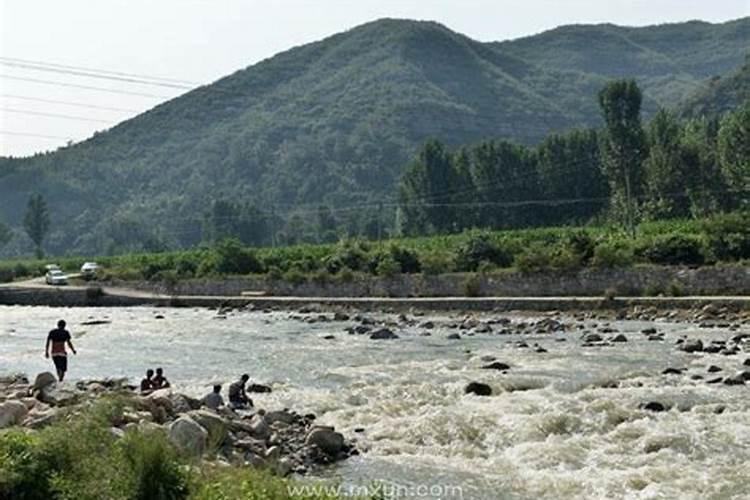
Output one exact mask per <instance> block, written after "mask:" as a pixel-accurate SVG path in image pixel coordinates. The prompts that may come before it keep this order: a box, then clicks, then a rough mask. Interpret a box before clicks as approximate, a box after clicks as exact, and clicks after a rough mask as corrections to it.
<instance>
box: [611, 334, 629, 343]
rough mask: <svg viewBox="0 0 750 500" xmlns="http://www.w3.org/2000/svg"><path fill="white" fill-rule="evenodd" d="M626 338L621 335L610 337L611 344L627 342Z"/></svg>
mask: <svg viewBox="0 0 750 500" xmlns="http://www.w3.org/2000/svg"><path fill="white" fill-rule="evenodd" d="M627 341H628V338H627V337H626V336H625V335H623V334H622V333H621V334H619V335H616V336H614V337H612V342H627Z"/></svg>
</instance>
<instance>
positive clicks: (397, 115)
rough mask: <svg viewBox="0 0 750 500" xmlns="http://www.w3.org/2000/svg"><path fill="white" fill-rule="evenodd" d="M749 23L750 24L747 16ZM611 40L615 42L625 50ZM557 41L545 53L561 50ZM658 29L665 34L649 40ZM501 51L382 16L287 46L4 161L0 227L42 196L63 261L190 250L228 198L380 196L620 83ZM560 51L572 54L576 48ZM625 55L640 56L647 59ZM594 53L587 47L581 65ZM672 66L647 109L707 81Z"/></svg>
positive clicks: (336, 201)
mask: <svg viewBox="0 0 750 500" xmlns="http://www.w3.org/2000/svg"><path fill="white" fill-rule="evenodd" d="M739 21H742V22H741V23H739V24H738V26H741V27H742V29H743V30H745V29H750V18H746V19H744V20H738V22H739ZM722 26H723V25H722ZM560 29H562V28H560ZM571 29H572V30H573V32H575V31H576V30H575V29H573V28H571ZM624 29H626V30H627V28H624ZM634 29H636V30H638V29H645V28H634ZM669 29H670V30H673V29H674V28H673V27H670V28H669ZM701 29H702V30H703V29H706V27H705V26H703V25H701ZM551 31H554V30H551ZM611 31H612V30H611V29H607V30H605V35H606V36H605V38H606V40H608V41H612V40H615V41H618V40H620V37H619V35H618V36H617V37H615V38H612V34H611V33H610V32H611ZM657 31H658V30H657ZM724 31H727V30H724ZM729 31H730V35H731V33H732V32H731V30H729ZM548 33H549V32H545V33H544V35H545V36H544V43H541V44H540V45H541V46H543V47H545V46H546V47H549V46H551V45H550V44H552V45H554V44H553V42H552V41H550V38H549V37H550V35H549V34H548ZM628 33H630V35H629V36H631V37H632V36H633V35H632V32H628ZM646 34H648V36H650V37H651V38H656V39H658V36H657V34H655V33H654V32H653V29H651V30H650V31H647V32H646ZM720 35H721V33H720ZM540 36H541V35H540ZM566 36H567V35H566ZM639 36H641V38H643V35H639ZM717 36H718V35H717ZM721 36H724V37H726V36H728V35H726V33H724V34H723V35H721ZM721 36H720V37H719V38H721ZM574 38H575V39H578V38H580V34H579V33H576V36H575V37H574ZM646 38H648V37H646ZM688 38H689V37H688ZM518 40H522V39H517V40H516V41H515V42H517V41H518ZM563 42H564V43H563ZM625 42H627V40H625ZM504 43H505V42H500V43H498V42H489V43H484V42H478V41H476V40H473V39H471V38H469V37H467V36H465V35H462V34H460V33H456V32H454V31H451V30H450V29H448V28H447V27H445V26H443V25H441V24H439V23H435V22H433V21H409V20H397V19H385V20H379V21H373V22H370V23H366V24H364V25H361V26H358V27H355V28H352V29H350V30H348V31H345V32H342V33H338V34H335V35H332V36H330V37H326V38H324V39H322V40H319V41H316V42H312V43H309V44H305V45H302V46H298V47H295V48H292V49H289V50H287V51H284V52H281V53H279V54H277V55H275V56H273V57H271V58H267V59H265V60H263V61H260V62H258V63H256V64H254V65H251V66H248V67H246V68H244V69H241V70H237V71H235V72H233V73H231V74H229V75H227V76H225V77H223V78H220V79H218V80H217V81H215V82H213V83H211V84H209V85H205V86H201V87H199V88H197V89H194V90H191V91H189V92H187V93H186V94H183V95H182V96H179V97H177V98H175V99H173V100H170V101H168V102H166V103H162V104H160V105H158V106H156V107H154V108H153V109H151V110H149V111H147V112H145V113H143V114H141V115H138V116H136V117H134V118H132V119H130V120H127V121H125V122H123V123H120V124H118V125H116V126H115V127H113V128H111V129H109V130H107V131H104V132H101V133H98V134H96V135H95V136H94V137H92V138H90V139H88V140H86V141H83V142H81V143H77V144H74V145H72V146H70V147H66V148H61V149H60V150H58V151H56V152H53V153H49V154H43V155H36V156H34V157H27V158H20V159H8V158H0V167H1V168H0V221H5V222H7V223H10V224H11V225H13V226H15V227H19V226H20V220H21V218H22V215H23V214H22V212H23V210H24V207H25V201H26V199H27V197H28V196H29V194H30V193H31V192H34V191H39V192H41V193H42V194H43V195H45V197H46V198H47V199H48V201H49V202H50V205H51V206H52V208H53V209H54V213H55V214H56V218H57V220H56V221H55V229H54V230H53V232H52V234H51V235H50V241H49V248H50V249H52V251H53V252H55V253H64V252H78V253H91V252H99V253H103V252H110V251H121V250H134V249H133V248H118V247H117V245H115V244H114V243H112V242H113V241H120V240H122V239H123V238H119V237H116V235H115V234H114V233H115V232H117V231H120V229H117V228H120V227H128V228H137V231H135V232H136V233H138V231H143V232H144V234H151V235H152V236H154V237H155V238H156V237H158V238H161V239H163V240H164V241H165V244H166V245H168V246H189V245H193V244H196V243H197V242H199V241H201V239H202V238H203V236H202V235H201V231H200V225H201V221H202V219H203V217H204V214H205V213H206V211H207V210H208V208H209V207H210V204H211V203H212V202H213V201H214V200H216V199H228V200H242V201H243V202H247V203H254V204H256V205H257V206H263V207H266V208H267V209H270V210H276V209H277V208H274V207H288V206H299V205H306V204H318V203H326V204H330V205H334V206H347V205H352V204H356V203H362V202H369V201H377V200H383V199H387V198H388V197H389V195H390V193H392V192H393V189H394V185H395V182H396V180H397V179H398V177H399V175H400V173H401V171H402V169H403V167H404V165H405V164H406V163H407V162H408V161H409V160H410V158H411V155H412V154H413V153H414V151H416V149H417V148H418V147H419V145H421V144H422V143H423V142H424V141H425V140H426V139H428V138H438V139H440V140H442V141H444V142H446V143H447V144H449V145H454V146H457V145H460V144H466V143H473V142H477V141H479V140H481V139H486V138H507V139H510V140H514V141H519V142H523V143H527V144H531V143H535V142H538V141H539V140H541V139H542V138H543V137H544V136H545V135H547V134H548V133H550V132H554V131H563V130H568V129H570V128H574V127H587V126H597V125H598V124H599V123H600V119H599V115H598V109H597V103H596V93H597V92H598V90H599V89H600V88H601V86H602V85H603V84H604V82H606V81H607V79H608V78H609V76H610V75H609V74H608V73H607V71H606V70H607V67H606V66H602V65H603V64H604V63H605V62H606V58H600V59H598V60H596V61H594V62H596V64H598V65H599V66H601V67H599V71H600V72H599V73H596V72H586V71H583V70H582V69H581V68H577V67H576V65H575V64H573V65H570V64H568V63H565V64H563V63H562V62H558V63H557V64H556V66H557V67H555V65H549V66H550V67H545V66H546V62H545V58H541V59H540V58H534V57H531V56H530V55H529V54H530V53H531V52H533V50H531V48H529V46H528V43H527V42H524V44H526V45H523V44H522V46H520V47H521V48H520V49H518V50H517V51H516V52H515V53H514V52H513V51H511V50H509V48H512V47H516V48H518V47H519V45H518V44H516V45H503V44H504ZM560 43H562V44H563V47H566V48H565V50H563V51H562V53H563V54H565V53H568V52H569V51H570V50H572V49H571V47H573V48H574V47H576V45H575V44H573V45H572V46H571V45H570V44H569V41H568V42H566V41H565V40H563V41H562V42H560ZM566 43H567V44H568V45H565V44H566ZM618 43H619V42H618ZM650 43H651V45H654V43H656V42H654V41H653V40H652V41H651V42H650ZM659 43H660V44H661V45H660V46H662V47H664V46H669V43H667V42H665V41H661V42H659ZM588 45H590V44H588ZM618 46H623V45H621V44H620V45H618ZM624 47H626V48H627V53H628V54H629V57H631V56H633V55H634V54H635V55H638V56H643V57H645V55H648V54H651V53H650V52H644V51H642V50H640V49H638V50H637V51H636V52H635V53H634V52H633V50H634V49H633V47H634V45H633V44H630V43H626V44H625V45H624ZM743 47H744V48H745V49H750V47H748V46H747V42H745V45H743ZM689 48H690V49H691V50H692V49H693V48H695V47H694V46H690V47H689ZM594 49H596V48H594ZM534 50H538V48H537V49H534ZM590 50H592V49H591V47H588V46H584V47H580V53H579V54H578V56H577V57H578V59H579V60H580V59H586V58H587V57H589V56H588V55H587V54H590V52H587V51H590ZM607 50H611V47H610V48H609V49H607ZM662 50H666V49H663V48H662ZM670 50H672V49H670ZM685 50H687V49H685ZM566 51H567V52H566ZM595 52H596V50H595ZM616 55H617V54H616V53H615V52H612V53H610V54H609V58H610V59H612V58H614V59H617V57H615V56H616ZM719 55H720V56H721V57H724V52H722V53H721V54H719ZM664 58H667V56H663V57H662V56H659V57H656V58H653V57H652V58H651V59H650V60H647V61H645V62H646V64H645V65H644V64H641V65H640V66H638V65H636V66H633V67H642V68H647V69H648V68H657V69H659V71H658V72H657V73H656V77H654V75H653V74H649V73H648V72H646V73H643V74H641V75H637V74H636V75H630V76H634V77H636V78H638V79H640V80H643V81H644V83H645V88H644V94H645V97H644V110H645V112H646V114H648V113H651V112H653V111H655V110H656V109H657V107H658V103H659V102H661V101H662V100H663V94H664V92H666V91H667V90H670V89H673V90H674V89H676V90H675V94H674V96H671V97H670V99H668V100H669V101H670V102H671V101H675V102H678V101H680V100H682V99H683V95H684V94H685V93H686V90H685V89H687V88H688V87H689V84H688V82H689V83H690V84H693V85H697V83H696V82H698V81H699V78H698V77H697V76H695V74H697V73H699V72H696V71H694V72H693V73H681V74H680V75H678V77H679V78H677V79H676V80H675V77H672V79H671V80H669V78H667V80H669V81H667V80H665V79H664V78H665V77H664V75H665V74H666V75H667V76H669V71H668V70H665V69H664V68H663V67H662V66H664V64H661V63H659V64H657V63H656V62H654V61H657V62H658V61H662V60H664ZM667 59H669V58H667ZM735 59H737V60H738V61H739V56H738V57H736V58H735ZM660 64H661V65H660ZM707 64H708V65H709V66H711V67H713V66H714V63H713V62H712V61H711V60H708V61H707ZM721 64H724V63H720V64H719V65H721ZM738 64H739V62H738ZM704 72H705V71H704ZM680 78H681V79H682V80H680ZM640 80H639V81H640ZM665 82H667V83H669V82H671V87H670V85H667V86H666V87H667V88H666V89H665V88H662V87H664V83H665ZM657 84H658V85H657ZM659 85H661V86H659ZM654 86H657V87H658V92H652V91H650V90H649V89H650V88H654ZM279 210H281V208H279ZM287 215H288V214H287ZM155 221H158V223H155ZM196 227H197V229H196ZM139 234H140V233H139ZM16 240H17V241H16V243H14V244H12V245H10V246H9V247H8V249H6V250H5V253H6V254H7V253H19V252H24V251H27V250H25V249H27V248H28V242H24V241H23V238H22V237H21V238H20V241H19V238H16ZM24 245H26V246H24ZM135 250H137V248H135Z"/></svg>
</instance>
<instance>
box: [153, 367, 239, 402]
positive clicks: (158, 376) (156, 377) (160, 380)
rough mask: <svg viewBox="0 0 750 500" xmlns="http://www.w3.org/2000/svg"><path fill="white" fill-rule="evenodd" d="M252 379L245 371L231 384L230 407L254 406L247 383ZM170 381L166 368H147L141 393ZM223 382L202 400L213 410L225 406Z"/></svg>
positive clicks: (155, 388) (163, 386)
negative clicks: (166, 375) (222, 392)
mask: <svg viewBox="0 0 750 500" xmlns="http://www.w3.org/2000/svg"><path fill="white" fill-rule="evenodd" d="M248 380H250V376H249V375H248V374H247V373H244V374H243V375H242V376H241V377H240V378H239V380H237V381H235V382H232V383H231V384H229V392H228V394H227V396H228V397H229V407H230V408H232V409H233V410H240V409H243V408H252V407H253V400H252V399H250V397H248V395H247V390H246V389H245V385H246V384H247V381H248ZM169 386H170V384H169V381H168V380H167V378H166V377H165V376H164V370H163V369H161V368H157V369H156V371H154V370H152V369H150V368H149V369H148V370H146V377H145V378H144V379H143V380H141V394H150V393H152V392H153V391H156V390H158V389H165V388H167V387H169ZM221 389H222V386H221V384H216V385H214V386H213V390H212V391H211V392H210V393H208V394H206V395H205V396H204V397H203V399H201V402H202V403H203V405H204V406H205V407H207V408H210V409H212V410H218V409H219V408H221V407H222V406H225V402H224V397H223V396H222V395H221Z"/></svg>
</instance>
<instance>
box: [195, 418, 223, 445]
mask: <svg viewBox="0 0 750 500" xmlns="http://www.w3.org/2000/svg"><path fill="white" fill-rule="evenodd" d="M187 416H188V417H190V418H191V419H193V420H194V421H195V422H197V423H198V425H200V426H201V427H203V428H204V429H206V431H208V438H209V442H210V443H211V444H214V445H219V444H221V443H223V442H224V440H225V439H226V437H227V423H226V422H225V421H224V419H223V418H221V417H220V416H218V415H217V414H216V413H214V412H212V411H208V410H193V411H191V412H189V413H188V414H187Z"/></svg>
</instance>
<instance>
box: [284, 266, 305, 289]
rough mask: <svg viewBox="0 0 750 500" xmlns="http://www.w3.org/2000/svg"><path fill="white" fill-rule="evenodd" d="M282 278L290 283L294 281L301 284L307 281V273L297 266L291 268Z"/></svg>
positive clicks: (294, 283) (295, 283)
mask: <svg viewBox="0 0 750 500" xmlns="http://www.w3.org/2000/svg"><path fill="white" fill-rule="evenodd" d="M281 278H282V279H283V280H284V281H286V282H288V283H292V284H293V285H299V284H302V283H305V282H306V281H307V276H305V273H303V272H302V271H300V270H299V269H298V268H296V267H293V268H291V269H289V270H288V271H287V272H285V273H284V275H283V276H282V277H281Z"/></svg>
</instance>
